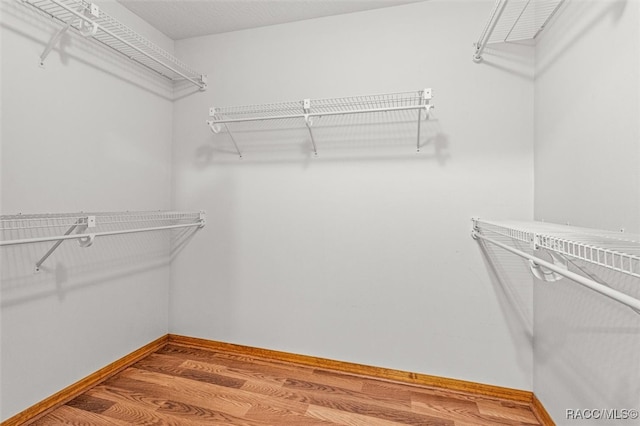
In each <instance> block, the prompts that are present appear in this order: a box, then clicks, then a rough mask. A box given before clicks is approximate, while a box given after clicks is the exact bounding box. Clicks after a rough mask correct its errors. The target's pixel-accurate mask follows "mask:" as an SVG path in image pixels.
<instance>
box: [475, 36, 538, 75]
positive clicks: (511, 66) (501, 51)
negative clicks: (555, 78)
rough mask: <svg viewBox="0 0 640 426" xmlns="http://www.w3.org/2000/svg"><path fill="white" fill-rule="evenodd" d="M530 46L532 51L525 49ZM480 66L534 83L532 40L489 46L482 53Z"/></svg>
mask: <svg viewBox="0 0 640 426" xmlns="http://www.w3.org/2000/svg"><path fill="white" fill-rule="evenodd" d="M522 46H530V47H531V49H527V50H525V49H523V48H522ZM477 65H478V66H488V67H491V68H494V69H496V70H498V71H502V72H505V73H507V74H511V75H513V76H516V77H519V78H522V79H524V80H527V81H533V79H534V77H535V75H534V67H533V65H534V55H533V42H532V41H531V40H524V41H515V42H508V43H499V44H489V45H487V47H486V48H485V50H484V52H483V53H482V61H481V62H480V63H478V64H477Z"/></svg>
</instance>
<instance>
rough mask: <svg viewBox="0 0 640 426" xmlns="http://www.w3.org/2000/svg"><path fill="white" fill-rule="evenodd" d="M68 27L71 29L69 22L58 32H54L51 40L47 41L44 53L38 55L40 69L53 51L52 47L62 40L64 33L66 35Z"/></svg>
mask: <svg viewBox="0 0 640 426" xmlns="http://www.w3.org/2000/svg"><path fill="white" fill-rule="evenodd" d="M70 27H71V22H68V23H67V24H66V25H65V26H64V27H62V28H60V29H59V30H58V32H56V33H55V34H54V35H53V37H51V40H49V43H48V44H47V47H45V48H44V51H43V52H42V54H41V55H40V66H41V67H43V66H44V61H45V60H46V59H47V56H49V53H51V51H52V50H53V47H54V46H55V45H56V44H57V43H58V41H60V39H61V38H62V36H63V35H64V33H66V32H67V30H69V28H70Z"/></svg>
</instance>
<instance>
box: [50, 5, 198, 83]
mask: <svg viewBox="0 0 640 426" xmlns="http://www.w3.org/2000/svg"><path fill="white" fill-rule="evenodd" d="M51 2H52V3H55V4H57V5H58V6H60V7H62V8H63V9H66V10H68V11H69V12H71V13H72V14H74V15H76V16H77V17H78V18H80V19H82V20H83V21H85V22H88V23H89V24H91V25H92V26H93V27H94V28H100V29H101V30H102V31H103V32H105V33H107V34H109V35H110V36H111V37H113V38H114V39H116V40H118V41H119V42H120V43H123V44H125V45H126V46H128V47H130V48H132V49H133V50H135V51H136V52H138V53H140V54H141V55H143V56H146V57H147V58H149V59H151V60H152V61H154V62H156V63H157V64H160V65H161V66H163V67H165V68H166V69H168V70H170V71H173V72H174V73H176V74H178V75H179V76H181V77H183V78H185V79H186V80H189V81H190V82H191V83H193V84H195V85H196V86H198V87H199V88H200V89H203V90H204V89H205V88H206V87H207V85H206V84H204V83H201V82H198V81H196V80H194V79H193V78H191V77H189V76H188V75H186V74H184V73H182V72H180V71H178V70H176V69H175V68H173V67H171V66H169V65H167V64H165V63H164V62H162V61H160V60H159V59H157V58H154V57H153V56H151V55H149V54H148V53H146V52H145V51H144V50H142V49H140V48H138V47H137V46H134V45H133V44H131V43H130V42H128V41H127V40H125V39H123V38H122V37H120V36H118V35H116V34H114V33H113V32H112V31H109V30H108V29H107V28H105V27H104V26H103V25H99V24H98V23H96V22H93V21H92V20H91V19H89V18H87V17H86V16H84V15H83V14H82V13H80V12H78V11H76V10H74V9H72V8H70V7H69V6H67V5H66V4H64V3H61V2H60V1H58V0H51Z"/></svg>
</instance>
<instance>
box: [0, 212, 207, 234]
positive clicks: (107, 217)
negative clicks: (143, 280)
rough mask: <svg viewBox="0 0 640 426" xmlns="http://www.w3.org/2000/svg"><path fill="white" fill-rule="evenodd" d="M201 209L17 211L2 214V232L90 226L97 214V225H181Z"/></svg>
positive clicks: (195, 216)
mask: <svg viewBox="0 0 640 426" xmlns="http://www.w3.org/2000/svg"><path fill="white" fill-rule="evenodd" d="M200 215H201V214H200V212H170V211H149V212H120V213H117V212H101V213H63V214H17V215H3V216H0V231H3V232H10V231H20V230H30V229H34V230H35V229H51V228H69V227H71V226H73V225H85V226H86V225H88V218H89V217H95V226H100V225H113V224H119V225H136V224H139V223H145V222H146V223H155V222H166V223H170V224H177V223H181V222H185V221H187V222H189V221H191V222H193V221H197V220H200Z"/></svg>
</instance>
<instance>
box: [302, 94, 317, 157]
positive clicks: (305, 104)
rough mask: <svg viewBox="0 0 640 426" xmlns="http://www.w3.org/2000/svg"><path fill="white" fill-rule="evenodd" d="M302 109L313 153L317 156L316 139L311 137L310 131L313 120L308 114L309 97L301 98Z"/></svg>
mask: <svg viewBox="0 0 640 426" xmlns="http://www.w3.org/2000/svg"><path fill="white" fill-rule="evenodd" d="M302 109H303V110H304V124H306V125H307V130H308V131H309V137H310V138H311V146H312V147H313V153H314V155H315V156H316V157H317V156H318V149H317V147H316V140H315V139H314V138H313V132H312V131H311V126H313V120H312V119H311V116H310V115H309V114H310V113H311V111H310V110H311V99H303V100H302Z"/></svg>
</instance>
